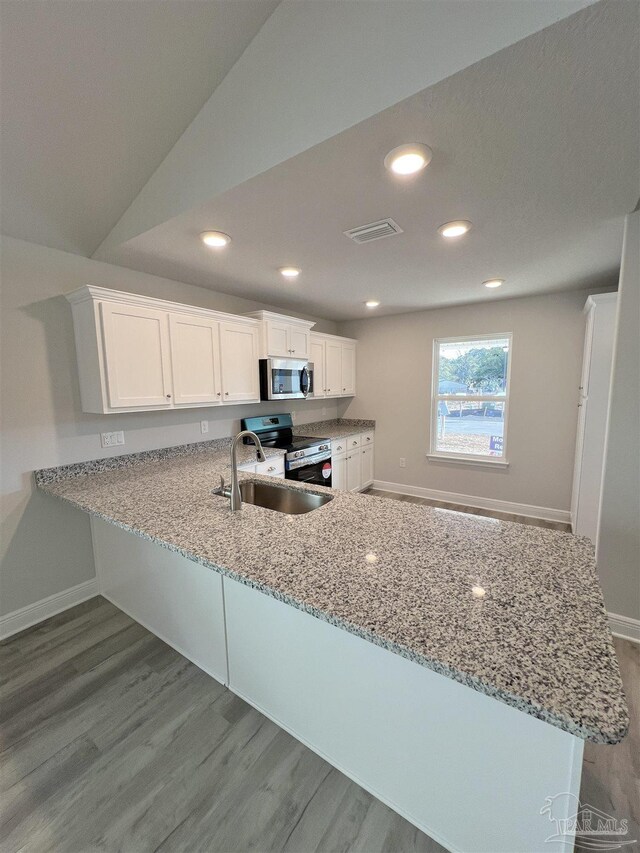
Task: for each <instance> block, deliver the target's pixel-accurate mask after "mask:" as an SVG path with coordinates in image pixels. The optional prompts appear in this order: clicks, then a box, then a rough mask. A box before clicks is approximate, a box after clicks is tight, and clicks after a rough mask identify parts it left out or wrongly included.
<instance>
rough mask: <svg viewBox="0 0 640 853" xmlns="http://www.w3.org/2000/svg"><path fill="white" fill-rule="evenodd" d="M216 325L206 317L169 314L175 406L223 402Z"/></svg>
mask: <svg viewBox="0 0 640 853" xmlns="http://www.w3.org/2000/svg"><path fill="white" fill-rule="evenodd" d="M218 326H219V324H218V322H217V321H216V320H209V319H207V318H206V317H197V316H193V317H190V316H189V315H188V314H170V315H169V333H170V339H171V368H172V373H173V400H174V403H175V404H176V405H186V406H189V405H194V404H197V403H221V402H222V390H221V385H220V333H219V329H218Z"/></svg>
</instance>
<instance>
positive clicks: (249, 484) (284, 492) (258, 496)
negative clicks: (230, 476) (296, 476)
mask: <svg viewBox="0 0 640 853" xmlns="http://www.w3.org/2000/svg"><path fill="white" fill-rule="evenodd" d="M240 494H241V495H242V502H243V503H248V504H253V505H254V506H261V507H263V508H264V509H272V510H275V512H284V513H287V514H288V515H300V514H301V513H304V512H311V510H312V509H318V507H320V506H324V504H327V503H329V501H332V500H333V495H316V494H314V493H313V492H303V491H302V490H298V489H287V488H285V487H284V486H272V485H271V483H262V482H259V481H255V480H244V481H243V482H242V483H240Z"/></svg>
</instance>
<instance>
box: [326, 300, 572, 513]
mask: <svg viewBox="0 0 640 853" xmlns="http://www.w3.org/2000/svg"><path fill="white" fill-rule="evenodd" d="M585 299H586V293H585V292H583V291H578V292H572V293H562V294H558V295H546V296H539V297H527V298H522V299H508V300H499V301H496V300H495V299H490V300H488V301H487V303H484V304H481V305H478V304H475V305H466V306H458V307H453V308H443V309H437V310H432V311H419V312H416V313H413V314H402V315H396V316H389V317H379V318H372V319H366V320H358V321H352V322H347V323H341V324H340V326H339V333H340V334H346V335H350V336H352V337H354V338H357V339H358V377H357V378H358V396H357V397H356V399H355V400H354V401H353V402H352V403H351V404H350V405H349V406H348V407H347V408H346V415H347V417H371V418H375V419H376V458H375V466H376V467H375V477H376V479H377V480H384V481H387V482H392V483H401V484H404V485H411V486H421V487H425V488H429V489H437V490H439V491H445V492H454V493H456V494H461V495H471V496H474V497H483V498H493V499H498V500H503V501H509V502H513V503H520V504H529V505H533V506H536V507H545V508H551V509H560V510H568V509H569V506H570V499H571V481H572V475H573V456H574V446H575V437H576V423H577V401H578V397H577V394H578V386H579V384H580V369H581V363H582V347H583V339H584V329H585V319H584V316H583V314H582V309H583V306H584V302H585ZM495 332H512V333H513V351H512V362H511V398H510V400H511V402H510V412H509V424H508V430H509V432H508V445H509V446H508V461H509V463H510V464H509V467H508V468H506V469H503V468H497V469H493V468H491V469H488V468H487V467H480V466H473V465H466V464H465V465H462V464H455V463H452V462H441V461H430V460H428V459H426V457H425V454H426V452H427V451H428V448H429V435H430V407H431V367H432V350H433V339H434V338H438V337H453V336H455V335H460V336H467V335H476V334H492V333H495ZM401 456H403V457H405V458H406V460H407V464H406V468H404V469H402V468H400V467H399V458H400V457H401Z"/></svg>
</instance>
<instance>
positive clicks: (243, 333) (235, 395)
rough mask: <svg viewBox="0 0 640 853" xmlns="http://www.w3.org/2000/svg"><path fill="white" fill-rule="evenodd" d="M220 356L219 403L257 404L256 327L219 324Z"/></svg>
mask: <svg viewBox="0 0 640 853" xmlns="http://www.w3.org/2000/svg"><path fill="white" fill-rule="evenodd" d="M220 355H221V365H222V400H223V402H225V403H231V402H242V403H244V402H253V401H258V400H259V399H260V381H259V375H258V330H257V328H255V326H246V325H244V324H242V323H220Z"/></svg>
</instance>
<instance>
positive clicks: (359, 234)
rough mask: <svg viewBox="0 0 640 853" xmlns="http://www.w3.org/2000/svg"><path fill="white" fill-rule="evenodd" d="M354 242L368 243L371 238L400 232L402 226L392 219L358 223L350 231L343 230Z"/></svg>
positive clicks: (376, 238)
mask: <svg viewBox="0 0 640 853" xmlns="http://www.w3.org/2000/svg"><path fill="white" fill-rule="evenodd" d="M342 233H343V234H345V235H346V236H347V237H349V238H350V239H351V240H353V242H354V243H370V242H371V241H372V240H380V239H382V237H391V236H393V235H394V234H402V228H400V226H399V225H397V224H396V223H395V222H394V221H393V219H381V220H380V222H371V223H370V224H369V225H360V226H359V227H358V228H352V229H351V231H343V232H342Z"/></svg>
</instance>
